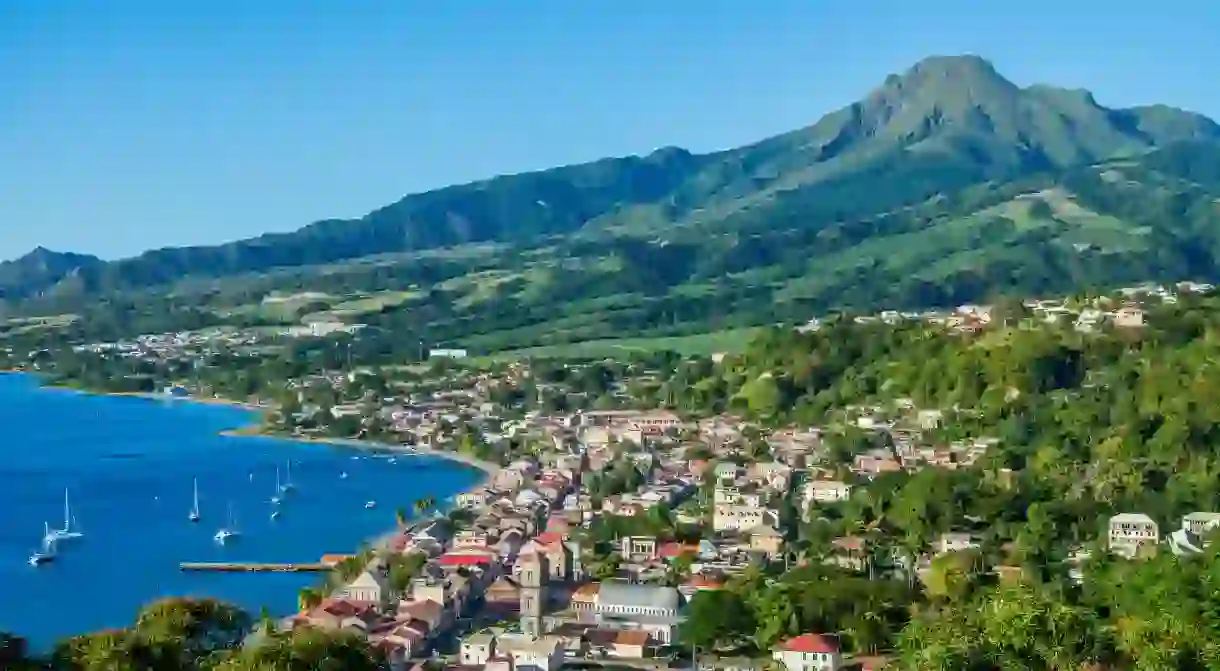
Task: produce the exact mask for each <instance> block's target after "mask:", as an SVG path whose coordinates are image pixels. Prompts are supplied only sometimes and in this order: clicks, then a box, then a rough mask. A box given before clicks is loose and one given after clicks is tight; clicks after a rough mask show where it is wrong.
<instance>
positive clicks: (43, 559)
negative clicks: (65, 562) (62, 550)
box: [29, 524, 55, 566]
mask: <svg viewBox="0 0 1220 671" xmlns="http://www.w3.org/2000/svg"><path fill="white" fill-rule="evenodd" d="M52 561H55V541H54V540H53V539H52V538H51V525H50V524H44V525H43V536H42V551H41V552H35V553H34V554H32V555H30V558H29V564H30V566H42V565H43V564H48V563H50V562H52Z"/></svg>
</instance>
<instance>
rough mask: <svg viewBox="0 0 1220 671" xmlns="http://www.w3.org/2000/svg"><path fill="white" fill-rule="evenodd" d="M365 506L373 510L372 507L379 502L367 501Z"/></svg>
mask: <svg viewBox="0 0 1220 671" xmlns="http://www.w3.org/2000/svg"><path fill="white" fill-rule="evenodd" d="M364 507H365V509H366V510H371V509H373V508H376V507H377V502H376V501H367V502H365V504H364Z"/></svg>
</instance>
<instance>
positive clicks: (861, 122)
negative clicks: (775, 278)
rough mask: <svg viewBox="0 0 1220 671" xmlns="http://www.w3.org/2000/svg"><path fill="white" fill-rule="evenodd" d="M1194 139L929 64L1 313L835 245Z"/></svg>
mask: <svg viewBox="0 0 1220 671" xmlns="http://www.w3.org/2000/svg"><path fill="white" fill-rule="evenodd" d="M1206 139H1220V127H1217V126H1216V124H1215V123H1213V122H1212V121H1210V120H1208V119H1206V118H1204V117H1201V116H1199V115H1196V114H1191V113H1188V112H1183V111H1180V110H1174V109H1171V108H1167V107H1148V108H1132V109H1126V110H1113V109H1107V108H1105V107H1102V106H1100V105H1099V104H1097V102H1096V101H1095V100H1093V98H1092V96H1091V95H1090V94H1089V93H1088V92H1085V91H1077V90H1065V89H1055V88H1051V87H1046V86H1033V87H1029V88H1021V87H1018V86H1016V85H1015V84H1013V83H1012V82H1009V81H1008V80H1006V79H1004V78H1003V77H1002V76H1001V75H1000V74H998V73H997V72H996V71H995V70H994V68H992V66H991V65H990V64H989V63H988V62H987V61H985V60H983V59H981V58H978V57H974V56H959V57H933V58H928V59H925V60H924V61H921V62H920V63H918V64H916V65H915V66H914V67H912V68H910V69H909V70H907V71H906V72H904V73H902V74H900V75H892V76H891V77H889V78H887V80H886V81H885V82H884V83H883V84H882V85H881V86H880V87H878V88H876V89H875V90H873V91H872V92H870V93H869V94H868V95H866V96H865V97H864V98H863V99H862V100H860V101H859V102H856V103H853V104H851V105H848V106H847V107H844V108H843V109H840V110H837V111H835V112H832V113H830V114H828V115H827V116H825V117H824V118H822V119H821V120H819V121H817V122H816V123H814V124H813V125H811V126H809V127H807V128H803V129H800V130H796V131H793V132H790V133H786V134H783V135H779V136H776V137H772V138H768V139H766V140H763V141H761V142H758V143H755V144H752V145H749V146H745V147H741V148H738V149H733V150H729V151H723V152H716V153H712V154H706V155H695V154H691V153H690V152H687V151H685V150H682V149H677V148H666V149H661V150H658V151H656V152H654V153H652V154H649V155H647V156H643V157H627V158H618V159H604V160H601V161H596V162H593V163H588V164H583V165H576V166H568V167H562V168H555V169H552V170H546V171H541V172H533V173H525V174H520V175H510V176H502V177H496V178H494V179H490V180H486V181H482V182H475V183H472V184H466V185H460V186H452V187H448V188H444V189H439V190H436V191H430V192H427V193H422V194H416V195H411V196H407V197H405V198H403V199H402V200H400V201H398V202H397V203H394V204H392V205H389V206H386V207H384V208H381V209H379V210H376V211H374V212H372V213H370V214H369V215H367V216H365V217H362V218H360V219H357V220H350V221H349V220H328V221H321V222H317V223H314V224H311V225H309V226H306V227H304V228H302V229H300V230H298V231H295V232H292V233H286V234H269V235H264V236H260V237H257V238H253V239H250V240H244V241H240V242H235V243H231V244H226V245H218V246H212V247H191V248H180V249H162V250H156V251H151V252H147V253H145V254H142V255H140V256H137V257H134V258H130V259H124V260H120V261H115V262H111V263H95V262H94V260H91V259H87V258H78V257H75V256H71V255H64V256H62V257H57V258H56V259H55V261H54V262H53V263H42V262H39V263H32V262H31V260H30V259H28V258H27V259H20V260H18V261H16V262H9V263H5V264H0V298H4V299H6V300H7V301H8V302H9V303H14V302H19V301H23V300H28V299H30V298H33V297H40V296H41V297H44V298H45V297H47V296H50V297H61V298H71V297H74V296H75V297H82V296H88V295H96V294H98V293H108V292H112V291H114V290H120V289H138V288H145V287H158V286H162V285H165V284H168V283H171V282H175V281H178V280H180V279H181V278H183V277H198V278H208V277H227V276H232V275H235V274H242V273H262V272H267V271H270V270H273V269H284V268H293V267H308V266H314V265H318V264H327V263H335V262H341V261H345V260H350V259H356V258H360V257H366V256H369V255H375V254H393V253H411V252H419V251H421V250H431V249H439V248H448V247H453V246H458V245H463V244H470V243H485V242H494V243H503V244H510V245H513V246H516V247H536V246H545V245H549V244H559V245H561V246H562V245H564V244H570V243H572V242H573V240H575V241H576V243H577V244H581V241H584V242H588V241H596V240H599V239H601V238H604V237H606V236H622V235H629V236H637V237H645V238H647V237H649V236H657V235H661V236H681V235H682V231H683V230H684V229H688V228H691V229H695V230H697V231H699V234H700V235H707V234H708V233H709V232H714V233H724V234H737V235H742V234H745V235H753V234H755V233H756V232H762V233H765V232H766V231H768V230H770V229H780V230H786V229H788V228H790V227H799V228H811V229H820V228H822V227H828V226H829V227H831V228H832V229H833V228H834V227H835V226H840V225H843V224H842V222H844V221H850V220H854V219H860V218H866V217H871V216H877V215H880V214H883V213H885V212H889V211H892V210H895V209H897V208H900V207H901V206H904V205H911V204H917V203H920V202H921V201H924V200H926V199H928V198H931V197H933V196H935V195H938V194H941V195H945V194H951V193H955V192H957V191H959V190H961V189H963V188H966V187H968V186H971V185H975V184H978V183H980V182H983V181H987V180H993V181H995V180H1010V179H1013V178H1017V177H1022V176H1026V175H1030V174H1036V173H1041V172H1046V171H1050V170H1057V169H1064V168H1068V167H1071V166H1077V165H1081V164H1088V163H1095V162H1098V161H1102V160H1107V159H1111V158H1114V157H1121V156H1138V155H1140V154H1142V153H1145V152H1147V151H1149V150H1150V149H1154V148H1157V147H1163V146H1167V145H1169V144H1172V143H1174V142H1179V141H1188V140H1206ZM574 234H575V235H576V236H577V237H576V238H571V237H570V236H572V235H574ZM42 256H43V258H41V259H38V260H39V261H46V258H45V254H44V255H42ZM712 265H714V264H712ZM727 265H728V266H729V267H737V266H740V265H741V264H740V263H739V262H736V261H732V262H728V264H727ZM747 265H756V264H753V262H750V263H747ZM698 274H700V275H703V274H706V273H698ZM794 291H795V289H794Z"/></svg>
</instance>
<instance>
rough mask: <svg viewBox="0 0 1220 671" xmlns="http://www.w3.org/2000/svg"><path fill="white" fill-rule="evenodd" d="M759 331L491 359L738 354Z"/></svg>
mask: <svg viewBox="0 0 1220 671" xmlns="http://www.w3.org/2000/svg"><path fill="white" fill-rule="evenodd" d="M757 330H758V329H754V328H745V329H732V330H728V331H714V332H712V333H698V334H695V335H689V336H674V337H667V338H621V339H606V340H588V341H585V342H575V343H565V344H562V345H548V346H546V347H529V348H525V349H516V350H508V351H504V352H497V353H496V354H493V355H491V356H489V357H485V358H488V359H494V360H500V361H503V360H506V359H525V358H535V359H577V358H600V357H615V356H623V355H625V354H629V353H631V352H659V351H664V350H669V351H673V352H679V353H681V354H689V355H708V354H714V353H716V352H738V351H741V350H742V349H744V348H745V346H746V345H747V344H748V343H749V341H750V338H751V337H752V336H753V335H754V333H755V332H756V331H757Z"/></svg>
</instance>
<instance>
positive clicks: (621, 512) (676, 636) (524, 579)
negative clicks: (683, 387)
mask: <svg viewBox="0 0 1220 671" xmlns="http://www.w3.org/2000/svg"><path fill="white" fill-rule="evenodd" d="M722 424H728V423H727V422H722ZM723 428H725V427H724V426H720V427H717V426H714V425H713V424H707V425H697V424H690V425H687V424H685V423H683V422H681V421H680V420H678V419H677V418H676V417H675V416H673V415H672V414H670V413H663V412H635V411H632V412H614V413H607V412H594V413H575V414H572V415H564V416H551V417H546V416H534V417H533V418H532V419H531V422H530V429H529V430H530V431H532V432H535V433H537V434H538V437H539V438H540V440H541V443H540V444H541V445H543V446H545V449H542V450H539V451H538V454H536V455H533V456H528V457H525V456H522V457H520V458H517V459H515V460H513V461H512V462H511V463H509V464H508V465H507V466H504V467H502V468H499V469H498V470H496V471H495V472H494V473H492V474H490V476H489V478H488V479H487V481H486V482H485V484H484V485H482V486H480V487H477V488H474V489H471V490H469V491H467V492H464V493H462V494H460V495H458V496H456V497H455V500H454V505H455V508H456V509H458V510H460V511H463V512H462V514H461V516H460V517H461V519H460V520H458V518H457V517H455V516H450V517H451V518H437V519H434V520H431V521H429V522H427V523H422V524H419V525H416V526H415V527H414V528H411V529H407V530H404V531H402V532H401V533H399V534H398V535H397V536H395V537H394V538H393V539H392V540H391V542H390V543H389V545H388V549H387V551H388V552H391V553H402V554H420V555H422V556H423V557H424V558H425V561H424V563H423V568H422V569H420V571H419V573H418V574H416V575H414V576H413V577H412V578H411V580H410V584H409V585H407V586H406V588H405V589H399V590H395V589H394V588H393V587H392V586H391V584H390V575H389V571H388V569H387V566H386V559H385V555H381V556H379V557H378V558H377V559H374V560H373V562H372V563H370V564H369V565H368V566H367V567H366V570H364V571H363V572H362V573H361V574H360V575H358V576H357V577H355V579H353V580H352V581H351V582H350V583H348V584H347V585H345V586H343V587H342V588H341V589H339V590H337V591H335V592H334V593H333V594H331V595H330V597H329V598H327V599H326V600H325V601H323V602H322V603H320V604H318V605H316V606H314V607H313V608H310V609H307V610H305V611H303V612H301V613H299V614H297V615H296V616H294V617H292V618H288V619H287V620H285V621H284V623H283V626H285V627H300V626H310V627H321V628H326V629H342V630H348V631H356V632H359V633H361V634H362V635H365V636H367V637H368V639H369V641H370V643H372V644H373V645H375V646H376V647H378V648H379V649H381V650H382V651H383V652H384V653H385V654H386V655H387V657H388V658H389V659H390V661H391V663H392V664H393V665H394V666H395V667H396V668H407V667H408V666H409V665H412V664H414V663H417V662H419V661H420V660H422V659H426V658H428V656H429V654H430V653H431V651H432V650H434V649H436V648H437V647H438V646H439V645H441V643H442V642H446V641H447V642H451V643H452V642H453V641H457V643H456V645H455V646H454V649H455V650H456V656H455V657H454V658H453V659H452V662H453V663H452V664H451V665H450V666H452V667H455V668H461V669H470V670H471V671H473V670H474V669H480V670H485V671H513V670H516V669H524V668H530V669H533V668H537V669H543V670H550V669H558V668H559V667H560V666H562V665H563V664H564V663H565V662H566V661H571V660H574V659H593V660H596V659H602V658H605V659H611V660H613V659H618V660H640V659H644V658H647V657H651V656H653V655H655V654H656V653H657V652H658V651H661V650H664V649H666V648H667V647H669V646H674V645H681V640H680V631H681V623H682V621H683V617H684V610H685V608H686V606H687V604H689V602H690V601H691V599H693V598H695V595H697V594H698V593H700V592H702V591H705V590H718V589H723V587H724V585H725V582H726V580H727V578H728V577H729V576H730V575H732V574H733V573H735V572H738V571H742V570H744V569H745V568H746V567H748V566H749V565H750V564H751V563H752V562H758V561H765V560H766V559H767V558H769V557H774V555H775V554H776V553H778V552H780V551H781V548H782V544H783V535H782V534H781V533H780V531H779V529H778V517H777V513H776V510H775V508H774V505H775V503H776V501H778V500H779V499H781V498H782V497H783V496H785V495H786V494H787V492H788V491H789V489H790V488H791V486H792V477H793V467H792V466H791V465H789V464H787V463H783V462H779V461H774V462H767V463H755V464H750V465H748V466H746V465H739V464H736V463H733V462H731V461H712V460H707V459H697V458H688V457H687V456H686V452H687V451H688V450H689V448H690V447H691V445H695V444H705V441H703V440H701V439H699V437H698V436H696V435H693V434H696V433H698V432H700V431H703V430H705V429H706V430H707V431H712V432H720V433H721V434H723V435H721V440H722V444H723V445H729V444H735V442H734V441H730V440H727V435H728V433H727V432H724V431H721V429H723ZM782 438H786V439H788V440H789V441H791V439H792V438H793V436H786V437H782ZM637 440H638V441H639V442H636V441H637ZM779 444H781V445H786V446H787V447H791V444H790V443H784V442H782V441H779ZM721 449H722V451H727V450H728V449H729V448H728V447H722V448H721ZM623 463H630V464H632V465H633V466H634V467H635V468H636V469H637V470H638V471H639V472H640V474H641V476H642V477H641V479H640V480H639V481H640V482H641V483H642V484H640V485H639V486H638V487H637V488H636V489H635V490H634V491H624V492H619V493H616V494H613V495H609V496H605V497H604V498H602V499H601V500H597V497H595V496H593V494H592V492H590V491H588V490H587V489H586V488H585V486H584V483H585V482H586V481H587V480H590V479H592V478H593V477H594V476H595V474H597V473H599V472H603V471H606V470H608V469H613V468H621V466H619V464H623ZM705 476H706V477H708V478H710V491H711V494H710V497H705V498H708V500H707V501H705V502H704V503H703V504H699V503H696V502H695V500H696V499H697V498H700V497H704V494H703V493H702V488H701V484H702V483H703V482H705ZM816 489H817V488H816V487H815V488H814V490H816ZM810 491H813V490H810ZM848 491H849V490H848ZM836 496H837V495H836ZM661 504H665V505H667V506H671V508H672V509H673V510H674V511H681V510H688V513H689V507H684V506H687V504H693V505H695V507H698V506H700V505H704V504H706V505H705V509H704V510H702V511H700V512H699V513H689V514H690V519H691V521H693V522H697V523H700V524H706V525H707V526H708V527H710V528H709V532H710V533H708V535H707V537H706V538H705V539H704V540H702V541H700V542H698V543H691V544H682V543H678V542H674V541H666V540H664V539H661V538H658V537H656V536H651V535H625V536H621V537H617V538H616V539H615V542H614V550H615V552H614V554H615V555H616V556H617V557H616V559H617V565H616V568H615V570H614V571H613V575H605V574H603V575H602V576H601V579H600V580H595V579H593V578H592V577H591V575H590V573H591V570H590V569H591V566H590V562H591V561H593V560H594V559H595V558H594V557H593V556H592V555H591V552H592V550H591V547H590V545H589V543H588V542H587V537H586V532H587V531H588V530H589V529H590V527H591V526H592V525H594V524H596V523H597V521H598V518H599V517H602V516H618V517H627V518H629V517H633V516H636V515H641V514H647V512H648V511H649V510H650V509H651V508H653V507H655V506H657V505H661ZM679 566H681V568H680V569H679V568H677V567H679ZM675 571H677V574H675ZM775 655H776V657H775V659H776V660H778V661H779V662H780V663H782V664H784V665H785V666H786V667H787V668H788V669H789V671H815V670H818V669H838V668H840V666H841V665H842V658H841V655H840V654H839V648H838V643H837V640H836V639H835V637H834V636H831V635H824V634H821V633H817V632H810V633H809V634H808V635H805V636H801V637H797V638H795V639H793V640H792V641H789V642H788V643H786V644H784V645H782V646H780V648H777V650H776V651H775Z"/></svg>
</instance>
